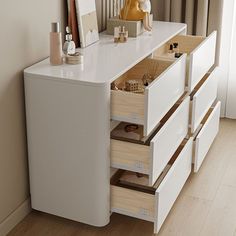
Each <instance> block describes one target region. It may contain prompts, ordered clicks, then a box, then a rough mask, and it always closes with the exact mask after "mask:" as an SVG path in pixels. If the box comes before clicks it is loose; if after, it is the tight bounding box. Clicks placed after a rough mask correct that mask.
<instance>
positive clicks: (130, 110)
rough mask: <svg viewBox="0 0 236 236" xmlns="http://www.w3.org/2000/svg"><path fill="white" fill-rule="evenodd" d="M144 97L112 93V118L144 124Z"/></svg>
mask: <svg viewBox="0 0 236 236" xmlns="http://www.w3.org/2000/svg"><path fill="white" fill-rule="evenodd" d="M144 101H145V99H144V95H142V94H134V93H128V92H122V91H111V117H112V119H114V120H120V121H126V122H132V123H135V122H136V123H137V124H144Z"/></svg>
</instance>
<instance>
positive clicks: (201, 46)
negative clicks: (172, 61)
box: [154, 31, 217, 92]
mask: <svg viewBox="0 0 236 236" xmlns="http://www.w3.org/2000/svg"><path fill="white" fill-rule="evenodd" d="M216 37H217V33H216V31H214V32H213V33H212V34H211V35H209V36H208V37H206V38H205V37H201V36H190V35H178V36H176V37H174V38H172V39H171V40H170V41H169V42H168V43H167V44H166V45H164V46H163V47H162V48H160V49H159V50H157V51H156V52H155V53H154V55H155V56H157V57H162V56H163V57H168V54H169V53H167V51H168V48H169V45H170V44H173V43H178V45H179V51H180V52H181V53H187V54H188V57H187V70H186V72H187V73H186V75H187V76H186V86H187V87H188V91H189V92H192V91H193V89H194V88H195V86H196V85H197V84H198V83H199V81H200V80H201V79H202V77H203V76H204V75H205V74H206V73H207V72H208V70H209V69H210V68H211V67H212V66H213V65H214V63H215V50H216Z"/></svg>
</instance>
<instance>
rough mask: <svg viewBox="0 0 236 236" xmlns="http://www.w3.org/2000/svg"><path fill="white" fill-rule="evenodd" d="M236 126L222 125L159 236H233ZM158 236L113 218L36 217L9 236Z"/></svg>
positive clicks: (147, 227)
mask: <svg viewBox="0 0 236 236" xmlns="http://www.w3.org/2000/svg"><path fill="white" fill-rule="evenodd" d="M235 136H236V121H235V120H227V119H223V120H221V127H220V132H219V135H218V137H217V138H216V141H215V142H214V144H213V146H212V148H211V150H210V152H209V153H208V155H207V158H206V160H205V161H204V163H203V164H202V168H201V169H200V171H199V173H198V174H193V173H192V174H191V176H190V178H189V180H188V182H187V184H186V185H185V186H184V188H183V191H182V192H181V194H180V196H179V198H178V199H177V201H176V202H175V204H174V206H173V208H172V210H171V211H170V214H169V215H168V217H167V219H166V221H165V223H164V225H163V226H162V228H161V231H160V232H159V234H158V236H190V235H191V236H211V235H219V236H234V235H235V229H236V219H235V214H236V206H235V204H234V199H235V192H236V172H235V168H236V160H235V153H236V146H235ZM22 235H24V236H42V235H43V236H54V235H57V236H65V235H66V236H81V235H83V236H104V235H109V236H120V235H126V236H153V223H151V222H146V221H142V220H138V219H134V218H131V217H128V216H123V215H119V214H112V216H111V222H110V224H109V225H107V226H106V227H103V228H96V227H92V226H88V225H85V224H81V223H77V222H74V221H70V220H66V219H63V218H60V217H56V216H52V215H48V214H44V213H40V212H36V211H33V212H32V213H31V214H30V215H29V216H28V217H26V218H25V219H24V220H23V221H22V222H21V223H20V224H19V225H18V226H17V227H16V228H15V229H13V230H12V231H11V233H9V235H8V236H22Z"/></svg>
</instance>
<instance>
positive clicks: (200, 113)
mask: <svg viewBox="0 0 236 236" xmlns="http://www.w3.org/2000/svg"><path fill="white" fill-rule="evenodd" d="M217 85H218V67H216V68H215V69H214V70H213V71H212V72H209V73H207V74H206V75H205V76H204V77H203V79H202V80H201V81H200V82H199V83H198V85H197V86H196V87H195V89H194V90H193V92H192V93H191V95H190V96H191V112H190V124H191V133H192V134H193V133H194V132H195V131H196V130H197V128H198V127H199V125H200V123H201V121H202V119H203V118H204V116H205V115H206V113H207V111H208V110H209V108H210V107H211V105H212V104H213V102H214V101H215V100H216V97H217Z"/></svg>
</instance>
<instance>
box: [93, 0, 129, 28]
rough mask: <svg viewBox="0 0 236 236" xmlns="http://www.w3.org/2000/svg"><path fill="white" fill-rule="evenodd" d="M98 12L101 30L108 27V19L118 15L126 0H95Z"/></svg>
mask: <svg viewBox="0 0 236 236" xmlns="http://www.w3.org/2000/svg"><path fill="white" fill-rule="evenodd" d="M95 1H96V7H97V14H98V25H99V30H100V31H103V30H105V29H106V22H107V19H108V18H110V17H113V16H116V15H117V14H118V13H119V12H120V9H121V8H122V6H123V4H124V1H125V0H95Z"/></svg>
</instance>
